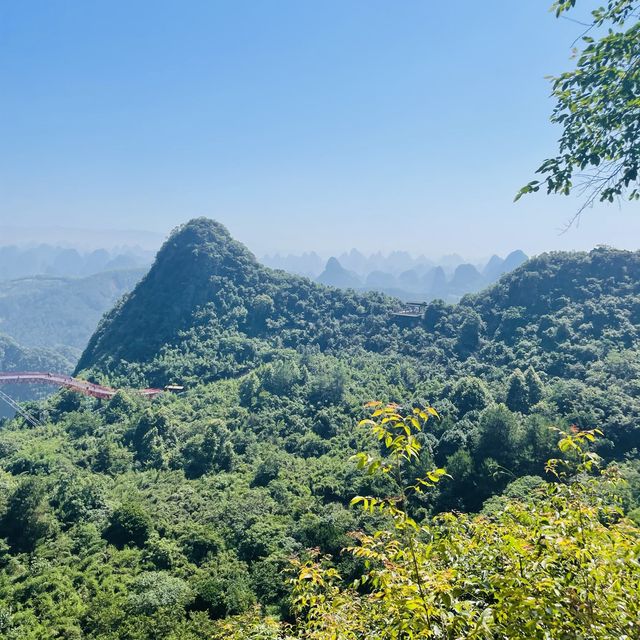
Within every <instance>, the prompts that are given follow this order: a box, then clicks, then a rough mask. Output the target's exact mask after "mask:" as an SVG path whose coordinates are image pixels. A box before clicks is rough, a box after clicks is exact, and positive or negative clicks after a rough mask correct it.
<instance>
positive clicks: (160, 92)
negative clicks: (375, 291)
mask: <svg viewBox="0 0 640 640" xmlns="http://www.w3.org/2000/svg"><path fill="white" fill-rule="evenodd" d="M548 4H549V3H547V2H545V1H544V0H542V1H541V0H519V1H518V2H508V1H506V0H502V1H498V0H485V1H482V2H478V1H475V0H463V1H461V2H456V3H453V2H447V3H442V2H438V3H436V2H431V1H428V0H420V1H418V0H402V1H400V2H396V1H391V0H387V1H385V2H382V1H379V0H366V1H365V0H359V1H355V0H323V1H322V2H320V1H301V0H290V1H289V0H253V1H242V0H228V1H226V2H216V1H214V0H188V1H184V2H183V1H180V2H179V1H177V0H175V1H173V2H166V1H162V0H154V1H153V2H151V1H146V0H136V1H134V2H131V1H129V2H120V1H116V0H110V1H101V0H96V1H94V2H82V1H80V0H76V1H75V2H70V1H68V2H65V1H62V0H30V1H29V2H14V3H8V2H6V3H2V4H0V83H1V84H0V86H1V87H2V89H1V96H2V97H1V99H0V140H1V141H2V142H1V143H0V225H1V224H5V225H7V224H12V225H19V226H23V227H33V228H37V227H41V226H53V225H55V226H66V227H80V228H92V229H108V228H112V229H143V230H150V231H156V232H162V233H164V232H166V231H168V230H170V229H171V228H172V227H174V226H175V225H177V224H179V223H180V222H182V221H184V220H186V219H188V218H190V217H193V216H196V215H208V216H210V217H214V218H217V219H218V220H220V221H222V222H224V223H225V224H226V225H227V226H228V227H229V229H230V230H231V231H232V233H234V235H236V236H237V237H238V238H239V239H241V240H242V241H244V242H246V243H247V244H248V245H249V246H250V247H251V248H252V249H253V250H254V251H255V252H256V253H262V252H266V251H273V250H280V251H294V252H295V251H302V250H307V249H316V250H319V251H322V252H330V251H337V250H340V249H343V248H349V247H352V246H356V247H358V248H360V249H363V250H375V249H382V250H389V249H393V248H400V249H408V250H411V251H414V252H420V253H422V252H424V253H427V254H430V255H439V254H441V253H446V252H450V251H458V252H460V253H462V254H463V255H468V256H483V255H486V254H490V253H492V252H494V251H496V252H505V251H508V250H510V249H512V248H515V247H521V248H523V249H524V250H526V251H528V252H530V253H537V252H540V251H542V250H546V249H561V248H589V247H591V246H594V245H595V244H598V243H606V244H613V245H617V246H624V247H629V248H637V244H638V241H637V238H640V215H639V214H640V211H639V210H638V209H639V207H638V205H637V204H633V205H630V204H627V205H624V206H623V207H622V208H621V209H619V208H617V207H615V206H614V207H608V208H603V209H597V210H594V211H590V212H587V213H586V214H585V215H584V216H583V219H582V222H581V225H580V227H579V228H577V229H572V230H570V231H569V232H568V233H565V234H564V235H559V234H558V229H559V228H560V227H562V225H563V223H564V222H565V221H566V220H567V219H568V218H569V217H570V216H571V214H572V213H573V212H574V211H575V210H576V208H577V207H578V202H577V201H576V200H574V199H571V198H563V197H545V196H542V195H538V196H536V197H530V198H528V199H526V200H525V201H521V202H520V203H518V204H516V205H514V204H513V202H512V200H513V195H514V193H515V192H516V191H517V189H518V187H520V186H521V185H522V184H523V183H525V182H527V181H529V180H530V179H531V177H532V173H533V170H534V169H535V167H536V166H537V164H538V163H539V161H540V160H542V159H543V158H545V157H547V156H548V155H552V154H553V152H554V149H555V140H556V138H557V134H558V132H557V131H556V130H554V128H553V127H552V126H551V125H550V124H549V123H548V116H549V113H550V110H551V108H552V103H551V101H550V100H549V98H548V94H549V86H548V83H547V81H546V80H545V79H544V77H545V76H546V75H549V74H551V73H556V72H559V71H561V70H564V69H565V68H568V67H569V66H570V65H571V62H570V60H569V55H570V44H571V42H572V40H573V39H574V38H575V37H576V36H577V35H578V34H579V33H580V29H581V28H580V26H579V25H577V24H575V23H572V22H569V21H566V20H556V19H555V18H554V17H553V16H552V14H550V13H549V12H548ZM590 4H592V3H589V2H585V7H588V6H590ZM576 17H580V14H579V13H578V14H576ZM0 242H1V239H0Z"/></svg>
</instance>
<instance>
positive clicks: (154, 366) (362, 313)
mask: <svg viewBox="0 0 640 640" xmlns="http://www.w3.org/2000/svg"><path fill="white" fill-rule="evenodd" d="M393 308H394V302H393V301H392V300H391V299H389V298H385V297H384V296H382V295H379V294H370V295H356V294H352V293H345V292H341V291H339V290H336V289H328V288H326V287H323V286H321V285H318V284H315V283H313V282H311V281H310V280H308V279H307V278H302V277H300V276H294V275H289V274H286V273H285V272H283V271H274V270H272V269H268V268H266V267H263V266H262V265H260V264H259V263H258V262H257V261H256V260H255V258H254V257H253V255H252V254H251V253H250V252H249V251H248V250H247V249H246V248H245V247H244V246H242V245H241V244H240V243H238V242H236V241H235V240H233V239H232V238H231V236H230V235H229V233H228V232H227V230H226V229H225V228H224V227H223V226H222V225H220V224H218V223H216V222H213V221H211V220H207V219H204V218H200V219H197V220H192V221H191V222H189V223H187V224H185V225H183V226H182V227H180V228H178V229H177V230H176V231H175V232H174V233H173V234H172V236H171V237H170V238H169V240H167V242H166V243H165V245H164V246H163V247H162V248H161V250H160V251H159V252H158V255H157V257H156V261H155V263H154V264H153V266H152V267H151V270H150V271H149V273H148V274H147V275H146V276H145V277H144V278H143V280H142V281H141V282H140V283H139V284H138V286H137V287H136V288H135V289H134V290H133V291H132V292H131V294H130V295H129V296H127V297H126V299H124V300H123V301H122V302H121V303H120V304H119V305H118V306H117V307H116V308H115V309H114V310H113V311H112V312H111V313H109V314H108V315H107V316H106V317H105V318H104V319H103V321H102V322H101V324H100V326H99V327H98V330H97V331H96V333H95V335H94V336H93V338H92V339H91V341H90V342H89V345H88V347H87V349H86V350H85V352H84V354H83V355H82V357H81V359H80V361H79V363H78V370H82V369H85V368H89V367H93V368H96V369H100V370H102V371H105V372H109V373H111V374H115V375H123V376H125V377H126V376H128V375H130V373H131V370H130V369H129V368H128V367H127V364H129V363H136V364H139V365H143V371H144V373H145V374H146V376H147V378H148V381H149V382H152V383H155V384H160V383H163V382H164V381H165V380H166V376H167V375H169V376H178V377H180V378H184V377H191V378H194V379H195V378H196V377H197V378H198V379H199V380H201V381H206V380H212V379H217V378H219V377H224V376H226V375H232V374H234V373H237V372H239V371H246V370H247V369H248V368H249V367H250V366H252V365H253V364H256V363H257V362H259V361H260V356H261V354H264V353H266V352H268V351H269V350H271V349H274V348H282V347H291V348H301V347H312V346H313V347H316V348H318V349H320V350H321V351H330V352H336V351H339V350H341V349H346V348H350V347H354V346H358V345H362V346H365V347H367V348H368V347H369V346H371V345H369V344H368V342H369V341H370V340H374V341H375V338H376V335H377V333H378V330H379V329H380V328H381V327H382V326H384V325H385V324H386V323H387V321H388V319H389V317H390V313H391V310H392V309H393ZM203 360H206V361H207V362H206V363H204V362H203ZM196 361H199V362H198V363H196ZM172 362H173V364H174V365H175V366H171V363H172ZM168 366H169V369H168V368H167V367H168ZM136 370H137V369H136Z"/></svg>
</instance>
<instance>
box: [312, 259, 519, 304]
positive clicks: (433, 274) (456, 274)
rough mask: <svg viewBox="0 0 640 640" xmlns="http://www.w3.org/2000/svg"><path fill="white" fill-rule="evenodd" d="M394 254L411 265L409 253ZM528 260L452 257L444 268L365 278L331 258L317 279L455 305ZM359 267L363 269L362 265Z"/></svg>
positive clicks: (419, 266) (412, 269) (419, 267)
mask: <svg viewBox="0 0 640 640" xmlns="http://www.w3.org/2000/svg"><path fill="white" fill-rule="evenodd" d="M354 251H355V250H354ZM354 251H352V252H350V253H349V254H346V256H347V259H348V262H349V263H350V264H353V263H354V262H357V260H356V259H355V258H354ZM393 255H395V256H396V258H397V260H394V264H402V265H403V266H407V265H408V264H410V260H411V257H410V256H409V254H407V253H405V252H402V251H397V252H395V253H394V254H390V256H389V257H391V256H393ZM418 260H419V259H418ZM425 260H426V259H425ZM458 260H459V261H458ZM526 260H527V256H526V255H525V254H524V253H523V252H522V251H520V250H517V251H512V252H511V253H510V254H509V255H508V256H507V257H506V258H501V257H499V256H496V255H494V256H492V257H491V258H490V259H489V260H488V262H487V263H486V264H484V265H480V266H476V265H473V264H470V263H465V262H462V259H461V258H460V257H459V256H449V257H448V258H447V259H446V260H444V262H445V264H444V265H443V264H439V265H433V264H431V265H430V264H429V263H428V262H419V263H418V264H416V265H415V266H413V267H410V268H408V269H405V270H403V271H398V269H397V268H396V269H394V270H390V271H384V270H382V269H375V270H373V271H369V272H368V273H367V274H366V275H365V276H363V275H362V274H361V272H357V271H355V270H352V269H348V268H347V267H345V266H344V265H343V264H342V263H341V261H340V260H339V259H338V258H329V260H328V261H327V264H326V266H325V268H324V271H322V273H321V274H320V275H319V276H318V277H317V278H316V280H317V282H319V283H321V284H325V285H328V286H332V287H339V288H341V289H356V290H362V291H380V292H382V293H386V294H388V295H391V296H395V297H397V298H400V299H401V300H404V301H409V300H414V299H415V300H419V301H422V300H424V301H429V300H433V299H435V298H441V299H443V300H446V301H448V302H456V301H458V300H459V299H460V298H461V297H462V296H463V295H465V294H467V293H475V292H477V291H480V290H481V289H483V288H484V287H486V286H487V285H490V284H492V283H494V282H496V280H498V278H500V276H502V275H503V274H505V273H509V272H510V271H513V270H514V269H515V268H516V267H519V266H520V265H521V264H522V263H523V262H525V261H526ZM369 263H372V262H371V261H369ZM456 263H457V264H456ZM454 265H455V266H454ZM360 266H361V267H362V263H360Z"/></svg>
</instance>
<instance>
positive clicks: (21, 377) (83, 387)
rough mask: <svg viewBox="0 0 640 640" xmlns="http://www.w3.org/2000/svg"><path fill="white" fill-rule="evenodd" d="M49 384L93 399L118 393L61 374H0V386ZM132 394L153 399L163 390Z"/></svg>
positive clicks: (23, 372)
mask: <svg viewBox="0 0 640 640" xmlns="http://www.w3.org/2000/svg"><path fill="white" fill-rule="evenodd" d="M16 382H18V383H26V384H50V385H54V386H56V387H66V388H67V389H73V390H74V391H78V392H79V393H83V394H84V395H86V396H93V397H94V398H106V399H109V398H113V396H115V395H116V393H118V389H112V388H111V387H104V386H102V385H101V384H94V383H93V382H87V381H86V380H79V379H78V378H72V377H71V376H67V375H64V374H62V373H49V372H46V371H44V372H43V371H9V372H5V373H0V384H14V383H16ZM134 393H138V394H140V395H141V396H145V397H146V398H155V397H156V396H158V395H160V394H161V393H163V389H135V390H134Z"/></svg>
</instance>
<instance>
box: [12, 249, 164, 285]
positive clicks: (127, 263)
mask: <svg viewBox="0 0 640 640" xmlns="http://www.w3.org/2000/svg"><path fill="white" fill-rule="evenodd" d="M154 255H155V252H154V251H150V250H146V249H141V248H140V247H122V248H115V249H109V250H107V249H95V250H92V251H82V250H79V249H77V248H70V247H66V246H62V245H51V244H39V245H34V246H21V245H8V246H0V280H10V279H12V278H25V277H30V276H36V275H47V276H62V277H84V276H90V275H93V274H96V273H101V272H104V271H114V270H119V269H135V268H139V267H148V266H149V265H150V264H151V261H152V260H153V257H154Z"/></svg>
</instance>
